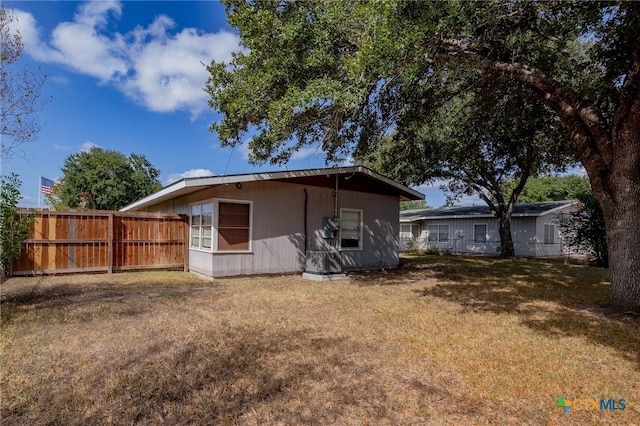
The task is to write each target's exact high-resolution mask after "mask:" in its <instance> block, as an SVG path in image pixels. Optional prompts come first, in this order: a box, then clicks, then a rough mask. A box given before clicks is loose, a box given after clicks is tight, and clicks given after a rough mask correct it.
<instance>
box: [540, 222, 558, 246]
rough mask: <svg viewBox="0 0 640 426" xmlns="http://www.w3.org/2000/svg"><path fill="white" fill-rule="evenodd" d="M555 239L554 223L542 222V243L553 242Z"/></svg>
mask: <svg viewBox="0 0 640 426" xmlns="http://www.w3.org/2000/svg"><path fill="white" fill-rule="evenodd" d="M555 240H556V225H555V224H553V223H545V224H544V236H543V243H544V244H555V242H556V241H555Z"/></svg>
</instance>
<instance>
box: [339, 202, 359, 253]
mask: <svg viewBox="0 0 640 426" xmlns="http://www.w3.org/2000/svg"><path fill="white" fill-rule="evenodd" d="M344 212H357V213H358V215H360V224H359V225H358V226H359V231H360V233H359V235H358V247H342V231H343V229H344V227H343V223H344V221H343V220H342V218H343V216H344V215H343V213H344ZM363 231H364V213H363V210H362V209H352V208H348V207H345V208H341V209H340V232H339V235H338V242H339V244H340V250H341V251H352V250H362V249H363V246H364V244H363V241H362V238H363V235H364V232H363Z"/></svg>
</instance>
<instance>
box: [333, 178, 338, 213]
mask: <svg viewBox="0 0 640 426" xmlns="http://www.w3.org/2000/svg"><path fill="white" fill-rule="evenodd" d="M335 194H336V195H335V200H334V205H333V217H334V218H336V217H338V175H336V190H335Z"/></svg>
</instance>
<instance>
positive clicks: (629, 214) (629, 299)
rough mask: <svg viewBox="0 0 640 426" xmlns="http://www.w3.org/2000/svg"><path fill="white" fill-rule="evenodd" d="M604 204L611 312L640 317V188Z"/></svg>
mask: <svg viewBox="0 0 640 426" xmlns="http://www.w3.org/2000/svg"><path fill="white" fill-rule="evenodd" d="M617 195H618V196H617V197H616V199H615V200H613V202H609V203H606V204H607V205H606V207H605V206H604V205H603V211H604V218H605V222H606V228H607V245H608V248H609V279H610V281H611V289H610V299H611V300H610V303H611V305H610V307H609V311H610V312H635V313H639V314H640V225H639V219H640V185H635V186H634V185H632V186H630V187H628V188H626V190H625V191H620V192H619V193H618V194H617Z"/></svg>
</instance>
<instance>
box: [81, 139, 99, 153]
mask: <svg viewBox="0 0 640 426" xmlns="http://www.w3.org/2000/svg"><path fill="white" fill-rule="evenodd" d="M91 148H100V145H96V144H95V143H93V142H90V141H86V142H84V143H83V144H82V145H80V152H89V151H91Z"/></svg>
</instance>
